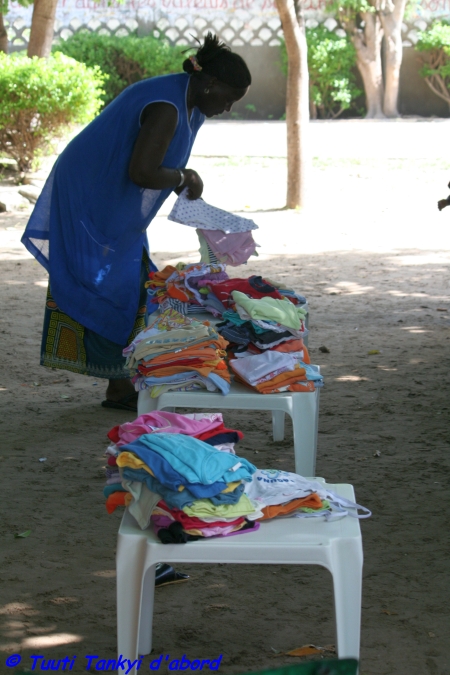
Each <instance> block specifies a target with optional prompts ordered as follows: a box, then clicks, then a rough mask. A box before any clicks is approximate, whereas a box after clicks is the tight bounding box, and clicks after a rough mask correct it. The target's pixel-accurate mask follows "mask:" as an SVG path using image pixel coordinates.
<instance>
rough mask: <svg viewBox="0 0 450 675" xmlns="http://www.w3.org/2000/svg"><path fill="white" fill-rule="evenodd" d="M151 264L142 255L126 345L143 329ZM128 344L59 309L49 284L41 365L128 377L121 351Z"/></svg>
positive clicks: (92, 373)
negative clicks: (121, 343)
mask: <svg viewBox="0 0 450 675" xmlns="http://www.w3.org/2000/svg"><path fill="white" fill-rule="evenodd" d="M151 265H152V264H151V262H150V261H149V259H148V257H147V256H146V255H145V256H144V258H143V260H142V265H141V284H140V287H141V293H140V296H139V307H138V310H137V314H136V319H135V322H134V326H133V330H132V331H131V334H130V336H129V338H128V341H127V345H128V344H130V342H132V340H134V338H135V337H136V335H137V334H138V333H140V331H141V330H143V329H144V328H145V315H146V304H147V290H146V288H145V282H146V281H147V280H148V272H149V270H150V267H151ZM127 345H119V344H117V343H115V342H112V341H111V340H108V339H107V338H104V337H102V336H101V335H99V334H98V333H95V332H94V331H93V330H90V329H89V328H85V327H84V326H83V325H82V324H81V323H78V321H74V319H71V318H70V316H68V315H67V314H65V313H64V312H62V311H61V310H60V309H59V307H58V306H57V304H56V302H55V301H54V299H53V297H52V294H51V290H50V283H49V285H48V290H47V299H46V303H45V315H44V328H43V332H42V344H41V366H46V367H47V368H60V369H62V370H70V371H71V372H72V373H79V374H80V375H91V376H92V377H102V378H106V379H109V380H113V379H121V378H125V377H129V376H130V373H129V371H128V370H127V369H126V368H125V358H124V357H123V356H122V350H123V349H124V348H125V347H126V346H127Z"/></svg>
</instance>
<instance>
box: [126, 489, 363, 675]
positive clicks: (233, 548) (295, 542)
mask: <svg viewBox="0 0 450 675" xmlns="http://www.w3.org/2000/svg"><path fill="white" fill-rule="evenodd" d="M319 480H320V479H319ZM329 488H330V489H331V490H332V491H334V492H336V493H338V494H339V495H341V496H343V497H346V498H347V499H351V500H352V501H354V500H355V495H354V491H353V487H352V486H351V485H346V484H338V485H329ZM160 562H165V563H170V564H178V563H191V564H192V563H206V564H211V563H230V564H236V563H243V564H249V563H253V564H256V565H259V564H283V565H285V564H292V565H321V566H323V567H325V568H327V569H328V570H329V571H330V572H331V574H332V576H333V588H334V605H335V620H336V637H337V649H338V655H339V657H340V658H359V643H360V626H361V586H362V564H363V551H362V539H361V531H360V527H359V521H358V520H357V519H356V518H352V517H350V516H345V517H344V518H342V519H340V520H333V521H330V522H326V521H325V519H324V518H323V519H322V518H311V519H303V518H282V519H274V520H271V521H268V522H263V523H261V526H260V529H259V530H258V531H257V532H249V533H247V534H241V535H237V536H233V537H213V538H210V539H202V540H199V541H193V542H188V543H186V544H162V543H161V542H160V541H159V539H158V537H157V536H156V534H155V533H154V531H153V529H152V528H149V529H148V530H144V531H143V530H141V529H140V528H139V527H138V525H137V524H136V521H135V520H134V518H133V517H132V516H131V514H130V513H129V512H128V510H126V511H125V514H124V516H123V519H122V523H121V525H120V528H119V534H118V543H117V642H118V653H119V654H122V655H123V656H124V657H125V658H129V659H131V660H132V661H133V660H134V659H136V658H137V655H138V654H149V653H150V652H151V649H152V622H153V601H154V592H155V568H156V565H157V564H158V563H160ZM273 592H274V593H276V592H277V591H276V588H274V589H273ZM250 596H251V589H249V597H250ZM292 601H293V602H296V601H298V602H301V589H296V588H295V586H294V587H293V588H292ZM268 606H269V607H270V602H269V603H268ZM133 675H134V673H133Z"/></svg>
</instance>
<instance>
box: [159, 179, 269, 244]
mask: <svg viewBox="0 0 450 675" xmlns="http://www.w3.org/2000/svg"><path fill="white" fill-rule="evenodd" d="M168 218H169V220H173V221H174V222H175V223H180V224H181V225H188V226H189V227H195V228H198V229H200V230H221V231H222V232H225V234H230V233H232V232H248V231H249V230H257V229H258V225H257V224H256V223H255V222H254V221H253V220H250V218H242V217H241V216H235V215H234V214H233V213H228V212H227V211H223V209H218V208H217V207H216V206H211V204H207V203H206V202H204V201H203V199H188V197H187V189H185V190H183V192H182V193H181V194H180V196H179V197H178V199H177V201H176V202H175V204H174V206H173V209H172V211H171V212H170V214H169V215H168Z"/></svg>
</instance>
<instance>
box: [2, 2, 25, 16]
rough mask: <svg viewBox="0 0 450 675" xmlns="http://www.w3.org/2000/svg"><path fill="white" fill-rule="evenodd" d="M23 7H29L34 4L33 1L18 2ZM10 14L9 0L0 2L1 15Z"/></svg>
mask: <svg viewBox="0 0 450 675" xmlns="http://www.w3.org/2000/svg"><path fill="white" fill-rule="evenodd" d="M17 3H18V4H19V5H20V6H21V7H29V6H30V5H32V4H33V0H17ZM8 12H9V0H0V14H7V13H8Z"/></svg>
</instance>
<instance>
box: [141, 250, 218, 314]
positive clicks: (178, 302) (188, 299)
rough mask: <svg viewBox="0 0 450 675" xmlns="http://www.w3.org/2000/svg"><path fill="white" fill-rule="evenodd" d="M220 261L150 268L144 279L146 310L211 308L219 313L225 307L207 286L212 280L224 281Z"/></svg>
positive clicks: (186, 311)
mask: <svg viewBox="0 0 450 675" xmlns="http://www.w3.org/2000/svg"><path fill="white" fill-rule="evenodd" d="M225 269H226V266H225V265H223V264H220V263H219V264H217V263H216V264H212V265H209V264H208V265H207V264H204V263H192V264H185V263H182V262H181V263H178V265H177V266H176V267H172V265H167V266H166V267H164V269H162V270H161V271H159V272H150V274H149V281H147V283H146V287H147V293H148V295H149V301H148V307H149V311H150V312H151V311H155V310H156V309H160V310H161V311H164V310H166V309H170V308H172V309H176V310H177V312H180V314H189V313H196V314H197V313H202V312H210V313H211V314H213V315H214V316H220V315H221V314H222V312H223V311H224V310H225V308H224V307H223V305H222V304H221V303H220V302H219V301H218V300H217V298H216V297H215V296H214V294H211V293H210V292H209V289H208V284H209V283H210V282H211V283H212V282H219V281H225V280H226V279H228V274H227V273H226V271H225Z"/></svg>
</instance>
